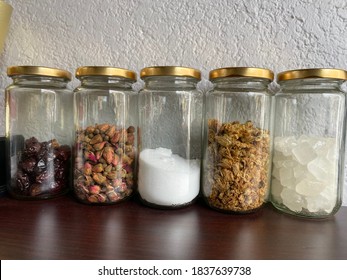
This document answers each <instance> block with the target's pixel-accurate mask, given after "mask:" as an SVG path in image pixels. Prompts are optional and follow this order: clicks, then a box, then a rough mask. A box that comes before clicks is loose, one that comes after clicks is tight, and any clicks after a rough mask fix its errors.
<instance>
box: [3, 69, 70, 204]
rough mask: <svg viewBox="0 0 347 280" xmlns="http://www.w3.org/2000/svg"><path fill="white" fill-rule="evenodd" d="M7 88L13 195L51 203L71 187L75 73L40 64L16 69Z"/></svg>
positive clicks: (11, 72) (9, 151)
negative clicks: (72, 85)
mask: <svg viewBox="0 0 347 280" xmlns="http://www.w3.org/2000/svg"><path fill="white" fill-rule="evenodd" d="M7 74H8V76H10V77H11V78H12V79H13V83H12V84H11V85H10V86H9V87H7V88H6V155H7V166H8V167H9V168H8V169H7V170H8V171H7V182H8V183H7V187H8V192H9V193H10V194H11V195H12V196H13V197H15V198H18V199H46V198H52V197H55V196H58V195H61V194H64V193H66V192H67V191H68V190H69V189H70V174H71V173H70V169H71V144H72V134H73V130H72V120H73V115H72V112H73V111H72V91H71V90H70V89H68V88H67V83H68V82H69V81H70V80H71V74H70V73H69V72H67V71H64V70H61V69H55V68H48V67H40V66H12V67H9V68H8V69H7Z"/></svg>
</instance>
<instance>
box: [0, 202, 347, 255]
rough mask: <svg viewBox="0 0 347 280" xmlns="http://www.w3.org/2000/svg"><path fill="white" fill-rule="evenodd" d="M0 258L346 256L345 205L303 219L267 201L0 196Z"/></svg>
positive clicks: (346, 219) (346, 220)
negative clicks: (234, 205) (181, 204)
mask: <svg viewBox="0 0 347 280" xmlns="http://www.w3.org/2000/svg"><path fill="white" fill-rule="evenodd" d="M0 259H3V260H4V259H67V260H70V259H137V260H139V259H162V260H165V259H182V260H187V259H199V260H200V259H249V260H257V259H347V207H342V208H341V209H340V211H339V212H338V213H337V214H336V215H335V216H334V217H332V218H329V219H324V220H307V219H302V218H296V217H292V216H289V215H286V214H282V213H279V212H278V211H277V210H274V209H273V207H272V206H271V205H266V206H265V207H264V208H263V209H261V210H260V211H258V212H257V213H255V214H247V215H230V214H223V213H219V212H216V211H213V210H211V209H209V208H207V207H206V206H205V205H204V203H202V202H201V201H197V202H196V203H195V204H193V205H191V206H189V207H187V208H184V209H176V210H158V209H152V208H149V207H146V206H143V205H142V204H141V203H140V202H138V201H137V200H135V199H133V200H129V201H126V202H124V203H121V204H118V205H109V206H90V205H84V204H81V203H79V202H77V201H75V199H74V198H73V197H70V196H65V197H60V198H56V199H52V200H45V201H18V200H14V199H12V198H8V197H1V198H0Z"/></svg>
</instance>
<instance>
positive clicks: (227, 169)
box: [201, 67, 274, 213]
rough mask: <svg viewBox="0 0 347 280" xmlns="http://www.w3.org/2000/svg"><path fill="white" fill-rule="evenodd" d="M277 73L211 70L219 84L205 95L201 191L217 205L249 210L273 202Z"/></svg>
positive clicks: (229, 209)
mask: <svg viewBox="0 0 347 280" xmlns="http://www.w3.org/2000/svg"><path fill="white" fill-rule="evenodd" d="M273 77H274V74H273V72H272V71H270V70H268V69H262V68H248V67H229V68H220V69H215V70H212V71H211V72H210V81H211V82H212V83H213V86H214V88H213V89H212V90H211V91H209V92H208V93H207V94H206V97H205V119H204V128H203V131H204V133H203V135H204V137H203V162H202V166H203V176H202V180H203V182H202V187H201V188H202V189H201V192H202V195H203V197H204V199H205V201H206V203H207V204H208V205H209V206H210V207H211V208H213V209H215V210H219V211H222V212H227V213H249V212H254V211H256V210H258V209H259V208H260V207H261V206H263V204H264V203H265V202H266V201H267V197H268V193H269V185H270V184H269V179H270V170H271V168H270V166H271V165H270V164H271V139H270V125H271V98H272V95H271V94H270V91H269V90H268V86H269V84H270V83H271V82H272V80H273Z"/></svg>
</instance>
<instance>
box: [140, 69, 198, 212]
mask: <svg viewBox="0 0 347 280" xmlns="http://www.w3.org/2000/svg"><path fill="white" fill-rule="evenodd" d="M141 78H142V79H143V80H144V82H145V86H144V88H143V89H142V90H141V91H140V93H139V114H140V115H139V120H140V125H139V127H140V138H139V176H138V191H139V195H140V198H141V200H142V202H143V203H144V204H146V205H149V206H152V207H159V208H179V207H183V206H187V205H189V204H191V203H192V202H193V201H194V199H195V198H196V197H197V195H198V193H199V184H200V155H201V119H202V93H201V92H200V91H199V90H197V88H196V86H197V83H198V82H199V81H200V79H201V73H200V71H198V70H196V69H192V68H187V67H176V66H156V67H147V68H144V69H142V70H141Z"/></svg>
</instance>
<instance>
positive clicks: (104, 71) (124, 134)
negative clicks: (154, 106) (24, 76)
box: [74, 66, 138, 205]
mask: <svg viewBox="0 0 347 280" xmlns="http://www.w3.org/2000/svg"><path fill="white" fill-rule="evenodd" d="M76 77H77V78H78V79H79V80H80V81H81V85H80V86H79V87H77V88H76V89H75V91H74V101H75V102H74V115H75V124H76V137H75V150H74V158H75V162H74V192H75V195H76V197H77V199H78V200H79V201H81V202H84V203H88V204H102V205H103V204H114V203H118V202H121V201H124V200H126V199H127V198H129V197H130V196H131V195H132V194H133V193H134V190H135V186H136V169H137V151H136V146H137V141H136V139H137V116H138V113H137V94H136V92H135V91H134V90H133V89H132V84H133V83H134V82H135V81H136V74H135V72H133V71H130V70H127V69H122V68H115V67H101V66H93V67H89V66H84V67H80V68H78V69H77V70H76Z"/></svg>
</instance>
